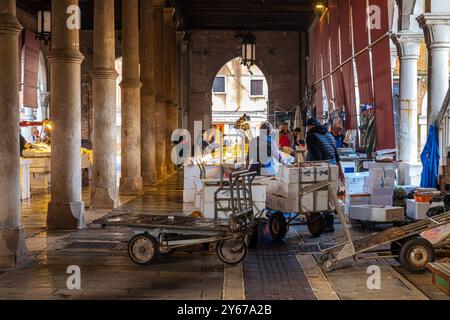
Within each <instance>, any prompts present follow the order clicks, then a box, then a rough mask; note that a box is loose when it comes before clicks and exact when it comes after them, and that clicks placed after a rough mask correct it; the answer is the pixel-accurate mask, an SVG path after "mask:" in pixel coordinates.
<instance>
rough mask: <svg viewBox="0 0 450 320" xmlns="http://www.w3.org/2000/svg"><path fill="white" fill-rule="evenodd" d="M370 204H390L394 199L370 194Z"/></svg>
mask: <svg viewBox="0 0 450 320" xmlns="http://www.w3.org/2000/svg"><path fill="white" fill-rule="evenodd" d="M370 204H371V205H374V206H392V205H393V204H394V200H393V199H392V197H386V196H376V197H375V196H371V197H370Z"/></svg>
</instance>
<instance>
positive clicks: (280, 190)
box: [271, 181, 299, 199]
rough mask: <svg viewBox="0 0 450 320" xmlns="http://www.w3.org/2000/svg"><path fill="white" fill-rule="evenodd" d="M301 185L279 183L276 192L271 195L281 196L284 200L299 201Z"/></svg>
mask: <svg viewBox="0 0 450 320" xmlns="http://www.w3.org/2000/svg"><path fill="white" fill-rule="evenodd" d="M298 191H299V184H298V183H287V182H282V181H277V186H276V188H275V190H274V191H273V192H271V193H274V194H276V195H279V196H281V197H283V198H291V199H294V198H297V199H298Z"/></svg>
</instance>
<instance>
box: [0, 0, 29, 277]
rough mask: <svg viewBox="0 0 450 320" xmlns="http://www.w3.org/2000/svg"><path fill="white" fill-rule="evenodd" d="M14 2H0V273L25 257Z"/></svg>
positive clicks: (17, 29) (18, 31)
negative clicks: (21, 220) (21, 219)
mask: <svg viewBox="0 0 450 320" xmlns="http://www.w3.org/2000/svg"><path fill="white" fill-rule="evenodd" d="M21 30H22V26H21V25H20V23H19V21H18V20H17V18H16V1H15V0H4V1H1V2H0V43H1V45H0V61H1V63H2V67H1V68H2V76H1V77H0V123H1V124H2V130H1V135H2V138H1V139H0V150H1V151H0V270H1V269H7V268H14V267H16V266H18V265H20V264H22V263H23V262H24V260H25V259H26V255H27V250H26V247H25V234H24V230H23V227H22V225H21V222H20V178H19V176H20V173H19V171H20V159H19V33H20V32H21Z"/></svg>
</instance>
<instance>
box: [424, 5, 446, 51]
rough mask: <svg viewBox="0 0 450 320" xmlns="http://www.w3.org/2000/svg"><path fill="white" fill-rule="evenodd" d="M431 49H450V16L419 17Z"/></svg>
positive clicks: (443, 14) (427, 15)
mask: <svg viewBox="0 0 450 320" xmlns="http://www.w3.org/2000/svg"><path fill="white" fill-rule="evenodd" d="M417 21H418V22H419V26H420V28H422V29H423V31H424V34H425V41H426V43H427V46H428V48H429V49H449V48H450V14H449V13H424V14H422V15H420V16H418V17H417Z"/></svg>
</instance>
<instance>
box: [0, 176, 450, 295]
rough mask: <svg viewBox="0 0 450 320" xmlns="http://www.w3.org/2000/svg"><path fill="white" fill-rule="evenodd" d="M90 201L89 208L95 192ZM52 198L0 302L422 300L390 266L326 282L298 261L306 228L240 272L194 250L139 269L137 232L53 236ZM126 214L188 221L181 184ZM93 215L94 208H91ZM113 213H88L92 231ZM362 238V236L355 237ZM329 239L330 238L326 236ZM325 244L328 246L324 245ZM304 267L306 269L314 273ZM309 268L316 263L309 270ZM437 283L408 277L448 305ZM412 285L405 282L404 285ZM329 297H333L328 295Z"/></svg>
mask: <svg viewBox="0 0 450 320" xmlns="http://www.w3.org/2000/svg"><path fill="white" fill-rule="evenodd" d="M83 200H84V201H85V204H88V203H89V191H88V190H84V192H83ZM48 201H49V195H48V194H44V193H34V194H33V196H32V199H31V200H30V201H29V202H26V203H23V204H22V221H23V224H24V227H25V231H26V236H27V247H28V250H29V253H30V260H29V263H28V264H27V265H25V266H24V267H22V268H20V269H17V270H11V271H5V272H0V299H183V300H196V299H222V298H225V299H227V298H229V297H234V298H235V299H239V298H244V297H245V298H246V299H266V300H277V299H282V300H291V299H299V300H312V299H320V298H322V297H325V298H326V297H331V298H340V299H421V298H423V297H424V296H423V295H421V294H420V292H419V291H418V290H417V289H416V288H415V287H414V286H412V287H411V286H408V285H406V284H405V282H404V281H402V279H399V277H398V274H397V275H396V273H395V271H393V269H392V268H391V267H389V266H387V265H386V264H385V263H380V262H379V261H375V262H373V261H372V262H370V263H369V262H358V263H354V262H352V261H351V260H350V261H348V262H347V263H344V264H342V265H340V266H339V267H338V268H337V270H336V271H334V272H332V273H330V274H327V275H324V274H323V273H322V271H321V269H320V268H319V267H318V266H317V265H316V264H315V262H314V260H311V258H310V257H309V260H308V259H302V258H301V257H300V258H299V256H298V252H297V251H296V250H297V248H298V246H299V244H301V243H305V242H306V243H315V242H317V240H318V239H314V238H312V237H311V236H310V235H309V233H308V232H307V230H306V227H305V226H300V227H298V228H297V229H296V231H297V232H291V233H290V234H289V236H288V238H289V240H288V241H285V242H283V243H279V244H274V243H272V241H271V240H270V238H269V237H268V236H267V230H266V234H265V235H263V238H262V241H260V243H259V244H258V246H257V248H256V249H252V250H250V251H249V255H248V257H247V259H246V260H245V261H244V262H243V263H242V265H241V266H238V267H233V268H231V267H227V268H224V265H223V264H222V263H221V262H220V260H219V259H218V258H217V257H216V255H215V253H214V251H213V249H214V248H211V249H210V251H204V250H199V248H189V249H187V250H183V251H177V252H176V253H175V254H174V255H172V256H170V257H164V258H161V259H159V260H158V261H157V262H156V263H155V264H153V265H151V266H145V267H142V266H136V265H134V264H133V263H132V262H131V261H130V260H129V258H128V256H127V253H126V242H127V240H129V238H130V237H131V234H132V233H131V232H130V230H126V229H102V228H101V227H100V226H98V225H94V224H90V226H89V228H87V229H85V230H82V231H72V232H67V231H64V232H55V231H51V232H47V231H46V229H45V222H46V221H45V220H46V209H47V202H48ZM121 203H122V205H123V207H124V208H132V209H136V210H138V209H139V210H145V211H147V212H149V213H151V214H170V215H174V214H186V213H189V211H190V210H189V208H186V207H184V208H183V204H182V186H181V183H180V179H179V178H177V177H172V178H170V179H169V180H167V181H165V182H164V183H162V184H160V185H158V186H156V187H153V188H148V189H147V190H146V193H145V195H144V196H143V197H138V198H130V197H128V198H121ZM87 209H88V208H87ZM107 213H108V211H107V210H106V211H105V210H100V211H96V210H87V211H86V218H87V221H88V222H89V223H91V222H92V221H93V220H95V219H96V218H99V217H101V216H103V215H105V214H107ZM355 234H357V232H356V233H355ZM325 237H326V236H325ZM325 237H323V238H322V240H323V239H324V238H325ZM299 261H303V262H304V263H307V265H306V266H307V268H308V270H307V273H306V274H305V272H304V271H303V269H302V265H303V264H301V263H300V262H299ZM308 261H309V262H308ZM370 264H378V265H380V268H381V270H382V288H381V290H369V289H368V288H367V284H366V282H367V278H368V274H367V267H368V266H369V265H370ZM74 265H75V266H78V267H79V268H80V271H81V289H80V290H69V289H67V280H68V278H69V277H70V276H71V275H70V274H68V273H67V268H68V267H69V266H74ZM429 277H430V275H429V274H428V275H423V276H418V277H416V276H415V277H409V278H410V279H409V280H410V281H411V282H413V283H418V286H420V288H421V289H422V290H423V291H425V292H427V293H428V294H427V295H428V296H429V297H431V298H437V299H445V298H446V297H443V295H442V294H439V292H438V291H437V289H435V288H434V287H432V286H431V285H429V284H428V281H430V280H429ZM403 280H405V279H403ZM324 290H325V291H326V292H324Z"/></svg>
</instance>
